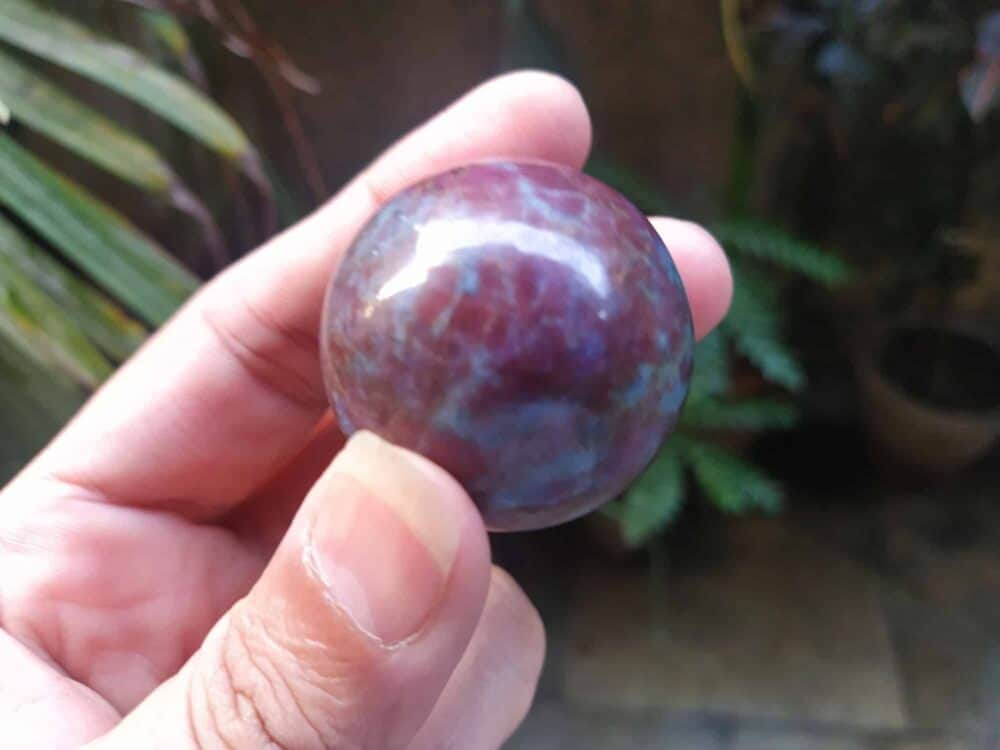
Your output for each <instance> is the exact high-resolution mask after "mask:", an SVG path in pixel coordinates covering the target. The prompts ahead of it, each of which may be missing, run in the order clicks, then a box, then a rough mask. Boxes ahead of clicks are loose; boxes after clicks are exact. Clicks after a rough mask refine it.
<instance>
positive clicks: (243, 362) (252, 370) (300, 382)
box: [201, 306, 326, 412]
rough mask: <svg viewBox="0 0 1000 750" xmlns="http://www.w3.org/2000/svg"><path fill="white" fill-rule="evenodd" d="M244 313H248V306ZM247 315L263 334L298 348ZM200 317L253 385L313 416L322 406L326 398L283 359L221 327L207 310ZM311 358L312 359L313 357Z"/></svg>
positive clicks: (263, 320) (279, 331)
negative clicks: (270, 333)
mask: <svg viewBox="0 0 1000 750" xmlns="http://www.w3.org/2000/svg"><path fill="white" fill-rule="evenodd" d="M246 309H247V310H248V311H251V310H252V308H251V307H250V306H247V307H246ZM249 314H250V315H251V317H253V318H254V319H255V320H257V321H259V322H261V324H262V325H263V326H264V327H265V328H266V330H269V331H274V332H275V333H276V334H277V335H278V336H280V337H281V338H282V339H283V340H285V341H289V342H290V343H291V344H292V345H293V346H295V347H296V348H298V343H297V341H296V338H295V337H293V338H288V334H287V333H286V332H285V331H283V330H282V329H281V328H275V327H274V326H273V325H271V324H269V323H268V322H267V319H266V318H263V317H260V316H259V315H257V314H255V313H253V312H249ZM201 316H202V318H203V320H204V322H205V325H206V326H207V327H208V330H209V331H211V333H212V335H213V336H214V337H215V339H216V340H217V341H218V343H219V345H220V346H221V348H222V349H223V351H225V352H226V353H227V354H229V356H230V357H232V359H233V360H234V361H235V362H236V363H237V364H238V365H239V366H240V368H241V369H242V370H243V371H244V372H246V373H247V375H248V376H250V378H252V379H253V380H254V381H255V382H256V383H258V384H259V385H261V386H262V387H264V388H266V389H267V390H269V391H271V392H274V393H277V394H278V395H280V396H282V397H283V398H284V399H286V400H287V401H289V402H290V403H292V404H293V405H295V406H296V407H298V408H300V409H303V410H305V411H309V412H315V411H317V410H318V409H322V408H324V407H325V406H326V397H325V396H324V395H323V394H322V393H317V391H316V388H315V386H314V385H313V383H311V382H309V380H308V379H307V378H306V377H305V376H303V375H302V374H301V373H298V372H295V371H294V370H293V369H292V368H290V367H289V366H288V365H287V364H286V363H285V361H284V358H282V357H277V356H274V355H273V354H272V353H270V352H268V351H266V350H265V349H264V348H263V347H260V346H254V345H252V344H251V343H249V342H248V341H247V340H246V338H245V337H243V336H241V335H239V334H237V333H236V332H235V331H234V330H233V329H232V328H231V327H230V326H226V325H223V324H221V323H220V322H219V321H218V320H216V319H215V316H214V315H212V314H211V313H210V312H209V311H208V310H207V309H203V310H202V312H201ZM312 356H313V358H314V359H315V354H313V355H312Z"/></svg>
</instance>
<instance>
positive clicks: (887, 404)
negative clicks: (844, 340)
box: [856, 320, 1000, 478]
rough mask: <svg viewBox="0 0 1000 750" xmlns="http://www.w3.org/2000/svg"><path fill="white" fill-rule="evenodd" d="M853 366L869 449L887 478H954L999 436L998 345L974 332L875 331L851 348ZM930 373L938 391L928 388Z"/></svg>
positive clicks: (910, 327)
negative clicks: (891, 475) (892, 475)
mask: <svg viewBox="0 0 1000 750" xmlns="http://www.w3.org/2000/svg"><path fill="white" fill-rule="evenodd" d="M856 367H857V372H858V378H859V384H860V387H861V392H862V394H861V395H862V399H863V408H864V418H865V423H866V426H867V430H868V435H869V438H870V441H871V445H872V447H873V449H874V454H875V456H876V458H877V459H878V460H879V464H880V466H882V468H884V469H888V470H889V471H890V473H892V471H893V470H895V472H896V473H897V474H898V473H899V472H903V473H908V474H910V475H911V476H912V477H924V478H929V477H934V476H943V475H949V474H953V473H955V472H957V471H960V470H962V469H964V468H966V467H968V466H970V465H972V464H974V463H975V462H976V461H978V460H979V459H981V458H983V457H984V456H985V455H986V454H987V453H988V452H989V451H990V449H991V448H992V447H993V445H994V443H995V442H996V440H997V437H998V435H1000V346H998V345H997V343H996V342H995V341H992V340H991V339H990V338H989V337H988V336H987V335H985V334H983V333H982V332H980V331H978V330H977V329H976V328H975V327H974V326H970V325H966V324H961V323H957V322H948V323H926V322H919V321H913V320H903V321H897V322H894V323H891V324H888V325H885V326H880V327H878V329H877V330H874V331H873V332H872V334H871V335H869V336H868V337H867V339H866V340H865V341H864V342H862V343H861V345H860V346H859V348H858V349H857V357H856ZM935 369H936V370H937V371H938V372H939V373H940V376H939V377H937V380H938V384H937V391H938V392H937V393H934V392H932V391H933V390H934V387H932V386H930V385H928V383H929V381H930V380H932V379H933V378H934V377H935V376H934V375H932V374H931V373H933V372H934V371H935ZM907 372H909V373H911V375H912V376H907V375H906V373H907Z"/></svg>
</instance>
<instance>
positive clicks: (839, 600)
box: [495, 461, 1000, 750]
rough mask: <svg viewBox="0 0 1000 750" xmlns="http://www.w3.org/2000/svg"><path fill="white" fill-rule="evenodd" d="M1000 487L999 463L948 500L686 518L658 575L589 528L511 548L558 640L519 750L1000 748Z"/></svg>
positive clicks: (872, 496)
mask: <svg viewBox="0 0 1000 750" xmlns="http://www.w3.org/2000/svg"><path fill="white" fill-rule="evenodd" d="M998 489H1000V462H998V461H993V462H991V463H990V464H989V465H988V466H987V467H986V468H982V469H979V470H977V471H975V472H972V473H971V474H970V475H969V476H968V477H963V478H962V479H961V481H958V482H953V483H951V485H950V486H949V487H948V488H947V489H945V488H943V487H940V486H939V487H937V488H932V489H925V490H922V491H898V490H896V491H892V490H887V489H884V488H882V489H879V488H871V489H870V491H868V492H867V493H866V492H862V493H860V494H857V495H855V496H853V497H852V498H851V499H850V501H849V502H844V503H837V502H830V501H829V500H826V501H824V502H810V501H807V500H803V499H798V500H796V499H793V502H792V504H791V507H790V508H789V510H788V512H786V513H785V514H784V515H783V516H781V517H779V518H776V519H767V520H761V519H723V518H720V517H709V518H708V519H707V520H705V521H702V522H700V523H701V525H698V524H697V523H695V524H694V525H693V526H691V525H689V526H687V527H685V526H684V522H682V524H681V527H679V528H678V529H676V530H675V531H674V532H673V534H672V538H671V540H668V548H669V550H670V552H669V554H668V557H667V563H666V565H664V566H660V567H659V568H654V570H658V571H659V572H658V573H654V572H651V566H650V563H649V561H648V560H646V559H644V558H638V559H617V558H615V557H614V556H610V555H608V554H605V553H603V552H598V551H595V549H594V546H593V544H592V542H591V540H592V539H593V537H592V535H590V534H589V532H588V525H587V524H586V523H580V524H574V525H571V526H569V527H566V528H563V529H561V530H553V531H550V532H543V533H540V534H535V535H523V536H517V537H500V538H497V539H496V541H495V547H496V555H497V559H498V562H500V563H501V564H504V565H506V566H507V567H508V568H509V569H511V571H512V572H513V573H514V574H515V575H517V576H518V577H519V579H520V580H521V581H522V582H523V584H524V585H525V587H526V589H527V590H528V592H529V594H530V595H531V596H532V597H533V599H534V600H535V602H536V603H537V604H538V606H539V609H540V610H541V612H542V615H543V618H544V619H545V621H546V625H547V628H548V631H549V642H550V651H549V656H548V659H547V663H546V669H545V673H544V675H543V680H542V685H541V687H540V690H539V696H538V700H537V702H536V705H535V708H534V709H533V711H532V713H531V715H530V716H529V718H528V720H527V721H526V722H525V725H524V726H523V727H522V729H521V730H520V731H519V732H518V734H517V735H515V737H514V738H512V739H511V741H510V742H509V743H508V745H507V747H508V748H509V749H510V750H564V749H565V750H569V749H570V748H572V749H573V750H589V749H591V748H594V749H597V748H614V749H620V750H648V749H652V748H657V749H659V748H666V749H667V750H1000V492H998ZM685 537H686V538H687V539H688V540H690V539H692V538H695V539H697V540H698V541H697V543H694V544H691V543H688V544H684V543H682V542H679V541H678V540H680V539H683V538H685ZM678 550H679V551H678Z"/></svg>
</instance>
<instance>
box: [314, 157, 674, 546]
mask: <svg viewBox="0 0 1000 750" xmlns="http://www.w3.org/2000/svg"><path fill="white" fill-rule="evenodd" d="M324 304H325V308H324V314H323V324H322V331H321V342H320V343H321V352H322V360H323V373H324V378H325V382H326V387H327V391H328V393H329V397H330V401H331V404H332V405H333V409H334V412H335V414H336V416H337V419H338V420H339V423H340V426H341V428H342V429H343V431H344V433H345V434H348V435H349V434H351V433H352V432H354V431H355V430H359V429H367V430H371V431H372V432H374V433H376V434H378V435H380V436H382V437H383V438H385V439H386V440H389V441H391V442H393V443H396V444H397V445H401V446H404V447H406V448H410V449H412V450H414V451H416V452H418V453H420V454H423V455H424V456H426V457H427V458H429V459H431V460H432V461H434V462H435V463H437V464H439V465H441V466H442V467H444V468H445V469H447V470H448V471H449V472H450V473H451V474H452V475H453V476H454V477H455V478H457V479H458V480H459V482H461V483H462V485H463V486H464V487H465V489H466V490H467V491H468V492H469V494H470V495H471V496H472V498H473V499H474V500H475V502H476V504H477V505H478V507H479V509H480V511H481V512H482V515H483V518H484V519H485V521H486V524H487V526H488V527H489V528H490V529H492V530H497V531H512V530H524V529H535V528H541V527H544V526H551V525H554V524H558V523H562V522H564V521H568V520H569V519H571V518H575V517H577V516H579V515H582V514H583V513H586V512H587V511H590V510H592V509H594V508H596V507H597V506H599V505H600V504H602V503H604V502H606V501H608V500H611V499H612V498H614V497H615V496H616V495H617V494H619V493H620V492H621V491H622V490H624V489H625V488H626V487H627V486H628V485H629V484H630V483H631V482H632V481H633V480H634V479H635V478H636V477H637V476H638V474H639V473H640V472H641V471H642V470H643V469H644V468H645V466H646V465H647V464H648V463H649V461H650V460H651V459H652V458H653V456H654V455H655V453H656V451H657V449H658V448H659V447H660V445H661V443H662V441H663V440H664V439H665V437H666V436H667V435H668V434H669V432H670V431H671V429H672V428H673V426H674V424H675V423H676V421H677V417H678V413H679V411H680V409H681V407H682V405H683V403H684V400H685V398H686V395H687V390H688V383H689V381H690V377H691V368H692V349H693V333H692V326H691V312H690V309H689V307H688V302H687V298H686V297H685V293H684V288H683V286H682V284H681V279H680V277H679V276H678V274H677V270H676V268H675V267H674V264H673V261H672V260H671V258H670V254H669V253H668V252H667V249H666V247H664V245H663V242H662V241H661V240H660V238H659V236H658V235H657V233H656V231H655V230H654V229H653V227H652V226H651V225H650V224H649V222H648V221H647V219H646V217H645V216H644V215H643V214H642V213H641V212H640V211H639V210H638V209H636V208H635V206H633V205H632V204H631V203H629V201H627V200H626V199H625V198H624V197H622V196H621V195H620V194H619V193H617V192H615V191H614V190H612V189H611V188H609V187H607V186H606V185H604V184H603V183H601V182H598V181H597V180H595V179H593V178H591V177H588V176H587V175H585V174H583V173H581V172H579V171H576V170H573V169H570V168H567V167H563V166H557V165H553V164H547V163H541V162H484V163H475V164H471V165H468V166H463V167H460V168H457V169H453V170H451V171H448V172H445V173H443V174H440V175H437V176H435V177H432V178H430V179H427V180H425V181H423V182H420V183H418V184H416V185H414V186H412V187H410V188H408V189H406V190H404V191H403V192H401V193H400V194H398V195H397V196H395V197H394V198H392V200H390V201H389V202H388V203H387V204H386V205H385V206H384V207H383V208H382V209H381V210H380V211H379V212H378V213H377V214H376V215H375V216H374V217H373V218H372V219H371V221H370V222H369V223H368V224H367V226H365V227H364V229H363V230H362V231H361V233H360V234H359V235H358V237H357V238H356V240H355V241H354V243H353V245H352V246H351V247H350V249H349V250H348V252H347V254H346V256H345V257H344V259H343V261H342V263H341V264H340V267H339V269H338V270H337V272H336V274H335V276H334V278H333V279H332V280H331V282H330V286H329V290H328V293H327V297H326V301H325V303H324Z"/></svg>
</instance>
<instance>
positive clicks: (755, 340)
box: [722, 263, 806, 391]
mask: <svg viewBox="0 0 1000 750" xmlns="http://www.w3.org/2000/svg"><path fill="white" fill-rule="evenodd" d="M732 269H733V279H734V289H733V302H732V306H731V307H730V309H729V314H728V315H727V316H726V319H725V321H723V323H722V328H723V330H724V331H725V333H726V334H727V335H729V336H730V337H731V338H732V341H733V344H734V345H735V347H736V348H737V349H738V350H739V351H740V352H741V353H742V354H743V356H745V357H746V358H747V359H748V360H750V361H751V362H752V363H753V364H754V365H756V366H757V367H758V368H759V369H760V371H761V373H762V374H763V375H764V377H765V378H767V380H769V381H771V382H772V383H777V384H778V385H781V386H784V387H785V388H788V389H789V390H792V391H799V390H801V389H802V388H803V387H804V386H805V382H806V377H805V372H804V371H803V370H802V367H801V365H800V364H799V363H798V361H797V360H796V359H795V356H794V355H793V354H792V352H791V350H790V349H789V348H788V346H787V345H786V344H785V342H784V339H783V336H782V326H781V316H780V314H779V311H778V300H777V290H776V288H775V285H774V283H773V282H771V281H770V280H769V279H768V278H767V277H766V276H764V275H762V274H759V273H753V272H752V271H750V270H749V269H746V268H744V267H743V266H742V265H741V264H738V263H733V264H732Z"/></svg>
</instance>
